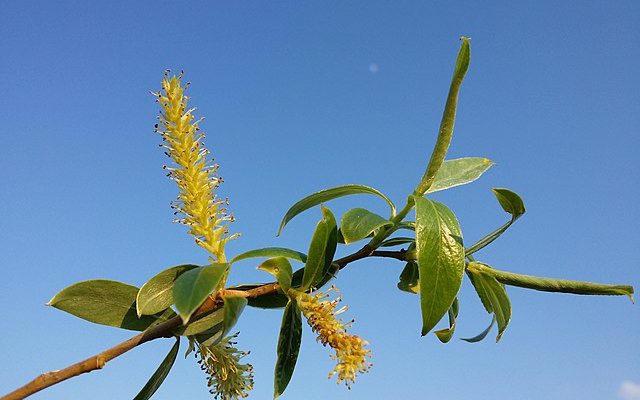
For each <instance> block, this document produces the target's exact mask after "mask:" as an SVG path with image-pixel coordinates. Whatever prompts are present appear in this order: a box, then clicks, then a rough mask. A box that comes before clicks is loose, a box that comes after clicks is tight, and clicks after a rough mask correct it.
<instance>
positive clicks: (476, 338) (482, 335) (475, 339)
mask: <svg viewBox="0 0 640 400" xmlns="http://www.w3.org/2000/svg"><path fill="white" fill-rule="evenodd" d="M495 324H496V316H495V315H492V317H491V323H490V324H489V326H488V327H487V328H486V329H485V330H484V331H482V332H480V333H479V334H478V335H476V336H474V337H470V338H460V340H464V341H465V342H469V343H476V342H479V341H481V340H483V339H484V338H485V337H487V335H488V334H489V332H490V331H491V328H493V325H495Z"/></svg>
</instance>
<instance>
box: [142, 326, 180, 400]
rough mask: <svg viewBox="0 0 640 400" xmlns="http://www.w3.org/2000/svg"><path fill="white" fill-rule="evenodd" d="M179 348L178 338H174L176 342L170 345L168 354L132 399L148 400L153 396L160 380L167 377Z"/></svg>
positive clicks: (160, 382)
mask: <svg viewBox="0 0 640 400" xmlns="http://www.w3.org/2000/svg"><path fill="white" fill-rule="evenodd" d="M179 348H180V339H179V338H176V342H175V344H174V345H173V347H171V350H169V354H167V355H166V357H165V358H164V360H162V362H161V363H160V366H159V367H158V369H157V370H156V372H154V373H153V375H151V378H149V381H148V382H147V384H146V385H144V387H143V388H142V389H141V390H140V393H138V394H137V395H136V397H134V398H133V400H148V399H150V398H151V396H153V394H154V393H155V392H156V391H157V390H158V388H159V387H160V385H162V382H164V380H165V379H166V378H167V375H169V371H171V367H173V363H174V362H175V361H176V356H177V355H178V349H179Z"/></svg>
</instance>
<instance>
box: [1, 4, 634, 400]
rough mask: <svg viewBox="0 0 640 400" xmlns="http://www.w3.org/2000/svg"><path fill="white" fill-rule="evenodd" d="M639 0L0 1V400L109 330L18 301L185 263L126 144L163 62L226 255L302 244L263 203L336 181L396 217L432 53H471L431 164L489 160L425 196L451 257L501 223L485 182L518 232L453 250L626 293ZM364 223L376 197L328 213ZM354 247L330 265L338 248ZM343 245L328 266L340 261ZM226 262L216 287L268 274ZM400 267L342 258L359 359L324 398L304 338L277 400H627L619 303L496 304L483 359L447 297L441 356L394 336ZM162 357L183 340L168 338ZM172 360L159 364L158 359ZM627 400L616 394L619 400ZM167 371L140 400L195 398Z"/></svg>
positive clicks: (314, 215)
mask: <svg viewBox="0 0 640 400" xmlns="http://www.w3.org/2000/svg"><path fill="white" fill-rule="evenodd" d="M638 26H640V3H639V2H637V1H567V2H557V1H537V2H514V1H503V2H497V1H496V2H482V4H480V2H473V1H469V2H461V1H458V2H445V1H442V2H426V1H415V2H411V1H397V2H388V1H360V2H356V1H354V2H344V1H331V2H295V1H274V2H204V1H203V2H197V1H192V2H150V1H136V2H80V1H78V2H44V1H39V2H35V1H20V2H5V3H4V4H3V5H2V8H1V9H0V88H2V95H1V96H0V110H1V111H0V115H1V116H2V121H3V123H2V125H1V126H0V138H1V139H2V147H1V150H0V169H1V170H2V171H3V172H2V177H1V178H0V194H1V195H2V196H1V197H2V211H0V227H1V229H0V266H1V268H2V271H4V273H3V278H2V279H1V280H0V288H1V290H0V304H2V306H3V317H2V322H0V327H1V328H2V335H0V348H1V350H2V357H1V358H0V392H7V391H9V390H10V389H13V388H15V387H17V386H19V385H21V384H23V383H25V382H26V381H27V380H28V379H31V378H32V377H33V376H35V375H37V374H39V373H41V372H44V371H48V370H51V369H58V368H62V367H64V366H66V365H68V364H70V363H72V362H75V361H78V360H80V359H83V358H85V357H87V356H89V355H92V354H95V353H96V352H98V351H100V350H103V349H105V348H107V347H110V346H112V345H114V344H116V343H118V342H120V341H122V340H124V339H126V338H128V337H129V336H130V335H131V334H132V333H130V332H126V331H120V330H118V329H115V328H109V327H103V326H97V325H92V324H90V323H87V322H85V321H82V320H79V319H76V318H74V317H72V316H69V315H67V314H65V313H62V312H60V311H58V310H55V309H53V308H48V307H46V306H45V305H44V304H45V303H46V302H47V301H48V300H49V299H50V298H51V297H52V296H53V295H54V294H55V293H56V292H58V291H59V290H60V289H62V288H64V287H66V286H68V285H70V284H72V283H74V282H77V281H81V280H87V279H94V278H109V279H116V280H121V281H124V282H127V283H131V284H134V285H141V284H142V283H144V282H145V281H146V280H147V279H148V278H150V277H151V276H153V275H154V274H155V273H157V272H159V271H160V270H162V269H165V268H167V267H170V266H172V265H176V264H182V263H196V264H204V263H206V260H207V255H206V254H205V253H204V252H203V251H202V250H200V249H199V248H197V247H196V246H195V245H194V244H193V241H192V239H191V238H190V237H189V236H188V235H187V234H186V232H185V229H184V227H182V226H179V225H175V224H172V223H171V222H170V221H171V219H172V214H171V210H170V209H169V204H168V203H169V201H170V200H171V199H173V198H174V197H175V195H176V189H175V187H174V186H173V183H172V182H171V181H169V180H167V179H166V178H165V177H164V174H163V171H162V169H161V166H162V165H163V164H164V163H166V162H167V160H165V158H164V156H163V154H162V151H161V149H159V148H158V143H159V137H158V136H157V135H155V134H153V133H152V129H153V124H154V123H155V116H156V115H157V111H158V110H157V105H156V103H155V102H154V99H153V97H152V96H151V95H150V94H149V90H157V89H158V88H159V83H160V79H161V78H162V72H163V71H164V70H165V69H166V68H171V69H173V70H175V71H179V70H181V69H184V70H185V73H186V79H188V80H189V81H191V82H192V86H191V87H190V89H189V91H190V95H191V96H192V104H193V105H194V106H197V107H198V111H197V113H198V115H200V116H205V117H206V118H207V119H206V120H205V122H204V123H203V125H202V127H203V129H204V130H205V131H206V132H207V134H208V139H207V141H206V143H207V146H208V147H210V148H211V149H212V152H213V154H214V156H215V158H216V162H218V163H219V164H220V165H221V169H220V173H221V175H222V176H223V177H224V179H225V183H224V184H223V186H222V187H221V188H220V191H219V194H220V195H221V196H223V197H225V196H228V197H229V199H230V210H231V211H233V213H234V215H235V217H236V218H237V222H236V223H234V224H233V226H232V229H233V231H234V232H241V233H242V237H241V238H240V239H238V240H237V241H235V242H233V243H232V244H231V245H229V246H228V254H229V255H231V256H232V255H234V254H237V253H239V252H242V251H245V250H248V249H251V248H256V247H264V246H284V247H291V248H294V249H299V250H301V251H306V248H307V242H308V240H309V238H310V236H311V233H312V231H313V227H314V225H315V222H316V221H317V220H318V219H319V218H320V212H319V210H317V209H316V210H312V211H309V212H307V213H305V214H304V215H302V216H300V217H299V218H298V219H296V220H294V221H293V222H292V223H290V225H289V226H288V227H287V228H286V230H285V232H284V233H283V235H282V236H281V237H279V238H276V237H275V233H276V229H277V226H278V224H279V221H280V219H281V217H282V215H283V213H284V212H285V211H286V209H287V208H288V207H289V206H290V205H291V204H293V203H294V202H295V201H296V200H297V199H299V198H300V197H302V196H304V195H306V194H309V193H311V192H313V191H316V190H320V189H323V188H327V187H331V186H335V185H339V184H345V183H362V184H367V185H371V186H374V187H376V188H378V189H380V190H382V191H383V192H385V193H386V194H388V195H389V196H390V197H392V198H393V199H395V200H396V202H397V203H403V201H404V199H405V196H406V195H407V193H409V192H410V191H411V190H412V189H413V187H414V186H415V184H416V183H417V181H418V179H419V177H420V176H422V173H423V171H424V168H425V166H426V163H427V160H428V156H429V152H430V150H431V148H432V146H433V142H434V139H435V135H436V133H437V129H438V124H439V121H440V116H441V113H442V108H443V104H444V99H445V96H446V93H447V90H448V86H449V82H450V76H451V72H452V69H453V63H454V60H455V55H456V52H457V50H458V46H459V42H458V38H459V36H461V35H465V36H469V37H471V38H472V61H471V67H470V69H469V73H468V75H467V80H466V81H465V83H464V86H463V88H462V94H461V100H460V107H459V113H458V121H457V125H456V131H455V136H454V141H453V144H452V147H451V150H450V154H449V157H450V158H455V157H463V156H479V157H488V158H490V159H492V160H493V161H495V162H496V163H497V165H496V166H495V167H494V168H492V169H491V170H490V171H489V172H488V173H487V174H485V176H483V177H482V178H481V179H480V180H479V181H477V182H476V183H474V184H473V185H469V186H464V187H460V188H457V189H453V190H451V191H448V192H446V193H442V194H438V195H436V196H434V198H435V199H437V200H439V201H443V202H445V203H446V204H448V205H449V206H450V207H451V208H452V209H453V210H454V211H455V212H456V213H457V215H458V217H459V220H460V222H461V225H462V229H463V232H464V236H465V240H466V241H467V242H468V243H471V242H473V241H475V240H477V239H478V238H480V237H481V236H483V235H484V234H485V233H486V232H488V231H490V230H492V229H494V228H495V227H497V226H498V225H499V224H502V223H503V222H504V221H505V219H506V216H505V215H504V213H503V212H502V210H501V209H500V207H499V206H498V204H497V202H496V201H495V199H494V198H493V195H492V194H491V192H490V190H489V189H490V188H491V187H506V188H510V189H512V190H515V191H516V192H518V193H519V194H520V195H521V196H522V197H523V198H524V200H525V203H526V205H527V208H528V212H527V214H526V215H525V216H524V217H523V218H522V219H521V220H520V221H518V222H517V223H516V225H514V226H513V227H512V229H510V230H509V231H508V232H507V234H506V235H504V236H503V237H501V238H500V239H499V240H498V241H497V242H495V243H494V245H492V246H491V247H490V248H487V249H485V250H483V251H482V252H481V253H478V254H477V258H478V259H480V260H482V261H484V262H486V263H489V264H491V265H493V266H495V267H497V268H500V269H505V270H509V271H515V272H522V273H529V274H538V275H544V276H552V277H565V278H574V279H584V280H592V281H602V282H607V283H619V284H622V283H628V284H633V285H634V286H635V287H636V288H638V287H640V272H639V265H638V257H637V254H635V252H636V251H638V248H639V247H640V246H639V244H640V234H639V231H638V223H639V222H640V220H639V211H640V206H639V205H638V204H639V203H638V198H639V197H640V190H639V189H638V183H639V182H640V173H639V170H640V168H639V167H640V163H639V161H638V150H639V149H640V139H639V135H638V129H639V127H640V101H639V97H638V93H640V80H639V79H638V77H637V71H638V70H639V69H640V50H639V46H638V43H640V29H639V28H638ZM328 206H329V207H330V208H331V209H332V210H333V211H334V212H335V213H336V215H340V214H342V213H343V212H344V211H345V210H347V209H348V208H351V207H358V206H360V207H368V208H370V209H372V210H374V211H376V212H379V213H385V212H386V210H385V204H384V203H383V202H381V201H379V200H378V199H369V198H367V197H365V196H356V197H352V198H349V199H345V200H339V201H335V202H331V203H329V204H328ZM351 250H355V249H351ZM348 251H349V249H344V248H341V249H339V254H346V253H347V252H348ZM254 267H255V264H252V263H251V262H245V263H242V264H237V265H236V266H235V267H234V270H233V271H232V277H231V280H232V281H233V282H259V281H264V280H269V278H270V277H268V276H266V275H265V274H264V273H262V272H259V271H256V270H255V268H254ZM401 269H402V264H400V263H397V262H392V261H387V260H379V259H376V260H373V259H372V260H367V261H361V262H359V263H356V264H353V265H350V266H349V268H347V269H346V270H344V271H343V273H341V274H340V276H339V279H338V280H337V281H336V284H337V286H338V287H339V288H340V289H341V291H342V294H343V298H344V303H346V304H349V306H350V310H349V313H348V314H347V315H346V318H355V319H356V322H355V325H354V327H353V328H352V331H353V332H354V333H357V334H359V335H361V336H362V337H364V338H366V339H367V340H368V341H369V342H370V343H371V348H372V350H373V362H374V367H373V368H372V369H371V371H370V373H369V374H367V375H364V376H362V377H361V379H359V381H358V383H357V384H356V385H355V386H354V387H353V388H352V389H351V391H348V390H347V389H346V388H344V387H342V386H337V385H336V384H335V382H333V381H329V380H327V377H326V376H327V373H328V372H329V371H330V370H331V369H332V367H333V364H332V361H331V360H330V359H329V354H330V352H329V350H328V349H325V348H322V346H320V345H319V344H317V343H315V341H314V335H313V334H312V332H311V331H310V330H309V329H308V327H306V326H305V331H304V338H303V345H302V350H301V355H300V358H299V363H298V366H297V369H296V371H295V374H294V376H293V380H292V382H291V384H290V386H289V388H288V390H287V392H286V393H285V397H284V398H286V399H301V398H304V399H326V398H332V399H346V398H357V399H370V398H379V399H392V398H407V399H418V398H420V399H436V398H437V399H471V398H473V399H531V400H534V399H550V400H551V399H558V400H559V399H567V398H575V399H581V400H588V399H592V400H601V399H618V398H622V399H640V394H639V393H640V346H639V343H638V340H639V339H640V319H639V315H640V314H639V310H640V309H639V308H638V306H637V305H635V306H633V305H631V304H630V302H629V301H628V300H627V299H626V298H624V297H615V298H613V297H597V298H596V297H593V298H589V297H579V296H572V295H558V294H546V293H537V292H530V291H525V290H522V289H518V288H508V292H509V294H510V295H511V301H512V305H513V319H512V322H511V324H510V326H509V328H508V330H507V332H506V333H505V335H504V337H503V339H502V341H501V342H500V343H499V344H497V345H496V344H495V343H494V340H493V338H492V337H491V338H487V340H485V341H484V342H482V343H479V344H469V343H465V342H462V341H460V340H458V339H457V338H459V337H468V336H473V335H475V334H476V333H478V332H479V331H481V330H482V329H484V327H485V326H486V324H487V323H488V322H489V320H490V317H489V315H487V314H486V312H485V311H484V310H483V309H482V307H481V305H480V303H479V301H478V299H477V298H476V296H475V294H474V293H473V290H472V288H471V285H470V284H469V282H468V281H465V282H464V283H463V288H462V293H461V298H460V303H461V311H460V319H459V324H458V328H457V331H456V338H454V339H453V340H452V341H451V342H450V343H449V344H446V345H444V344H440V343H439V342H438V341H437V340H436V338H435V337H434V336H433V335H428V336H426V337H420V314H419V303H418V297H417V296H412V295H409V294H407V293H404V292H400V291H398V290H397V289H396V283H397V278H398V275H399V273H400V271H401ZM280 316H281V311H279V310H277V311H262V310H256V309H247V310H246V311H245V313H244V315H243V318H242V320H241V321H240V323H239V324H238V326H237V329H238V330H240V332H241V334H240V337H239V346H240V347H241V348H243V349H246V350H251V351H252V354H251V356H250V357H249V358H248V360H249V361H250V362H251V363H252V364H253V365H254V367H255V390H254V392H253V398H256V399H267V398H270V396H271V393H272V379H273V378H272V372H273V366H274V362H275V346H276V341H277V334H278V328H279V327H278V325H279V321H280ZM183 345H184V343H183ZM170 346H171V341H169V340H158V341H156V342H154V343H151V344H148V345H145V346H143V347H142V348H139V349H136V350H134V351H132V352H130V353H128V354H126V355H125V356H123V357H120V358H118V359H117V360H114V361H113V362H111V363H109V364H108V365H107V367H106V368H105V369H104V370H102V371H99V372H93V373H91V374H88V375H84V376H81V377H78V378H75V379H73V380H71V381H68V382H65V383H63V384H60V385H58V386H56V387H54V388H51V389H49V390H46V391H45V392H42V393H41V394H38V395H35V396H33V398H34V399H80V398H92V399H96V400H99V399H126V398H131V397H133V395H134V394H135V393H137V391H138V389H139V388H140V387H141V386H142V385H143V384H144V382H145V381H146V379H147V378H148V377H149V376H150V375H151V373H152V372H153V371H154V370H155V368H156V366H157V364H158V363H159V362H160V360H161V359H162V358H163V357H164V355H165V354H166V352H167V351H168V350H169V348H170ZM184 348H186V347H185V346H183V349H184ZM634 393H635V395H634ZM208 396H209V395H208V393H207V388H206V385H205V377H204V376H203V374H202V373H201V371H200V370H199V368H198V366H197V365H196V364H195V362H194V361H193V359H191V358H189V359H187V360H183V359H182V358H180V359H179V360H178V362H177V363H176V366H175V367H174V370H173V371H172V372H171V374H170V375H169V377H168V379H167V381H166V382H165V384H164V386H163V387H162V388H161V389H160V390H159V391H158V393H157V394H156V397H155V398H158V399H177V398H189V399H206V398H208Z"/></svg>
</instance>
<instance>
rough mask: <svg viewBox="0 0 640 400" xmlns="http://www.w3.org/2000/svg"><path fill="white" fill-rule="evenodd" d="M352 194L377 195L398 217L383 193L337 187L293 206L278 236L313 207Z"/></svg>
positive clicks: (356, 186)
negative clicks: (296, 217)
mask: <svg viewBox="0 0 640 400" xmlns="http://www.w3.org/2000/svg"><path fill="white" fill-rule="evenodd" d="M352 194H373V195H376V196H378V197H380V198H382V199H383V200H384V201H386V202H387V204H389V207H390V208H391V216H395V215H396V206H395V205H394V204H393V202H392V201H391V200H390V199H389V198H388V197H387V196H385V195H384V194H382V192H379V191H378V190H376V189H374V188H371V187H368V186H364V185H356V184H350V185H343V186H337V187H334V188H331V189H325V190H321V191H319V192H316V193H313V194H310V195H309V196H307V197H305V198H303V199H302V200H300V201H298V202H297V203H296V204H294V205H293V206H291V208H290V209H289V210H287V212H286V214H285V215H284V217H283V218H282V222H281V223H280V228H279V229H278V236H280V233H282V229H284V227H285V225H287V223H288V222H289V221H291V220H292V219H293V218H294V217H295V216H296V215H298V214H300V213H301V212H303V211H305V210H308V209H309V208H311V207H314V206H317V205H318V204H322V203H325V202H327V201H329V200H333V199H337V198H339V197H343V196H348V195H352Z"/></svg>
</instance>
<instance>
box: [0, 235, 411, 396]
mask: <svg viewBox="0 0 640 400" xmlns="http://www.w3.org/2000/svg"><path fill="white" fill-rule="evenodd" d="M404 253H405V251H404V250H400V251H374V250H373V249H372V248H371V247H369V246H368V245H365V246H364V247H363V248H361V249H360V250H358V251H357V252H355V253H353V254H350V255H348V256H346V257H343V258H340V259H338V260H335V261H334V263H336V264H338V265H339V266H340V269H343V268H344V267H346V266H347V265H348V264H349V263H351V262H353V261H357V260H361V259H363V258H366V257H388V258H395V259H398V260H403V259H404ZM279 288H280V286H279V285H278V284H277V283H276V282H269V283H265V284H263V285H261V286H258V287H256V288H253V289H250V290H231V289H223V290H221V291H219V292H218V293H217V294H216V296H215V298H211V297H210V298H208V299H207V300H206V301H205V302H204V303H203V304H202V305H201V306H200V308H199V309H198V311H197V312H196V313H195V315H196V316H198V315H201V314H204V313H207V312H210V311H215V310H217V309H219V308H220V307H222V305H223V301H222V299H223V298H224V296H229V295H233V296H241V297H246V298H256V297H260V296H265V295H269V294H274V293H277V292H278V289H279ZM181 326H182V320H181V319H180V317H179V316H176V317H174V318H172V319H170V320H168V321H166V322H163V323H162V324H159V325H156V326H153V327H151V328H149V329H147V330H146V331H144V332H142V333H139V334H137V335H136V336H134V337H132V338H130V339H128V340H126V341H124V342H122V343H119V344H117V345H115V346H113V347H111V348H109V349H107V350H105V351H103V352H100V353H98V354H96V355H94V356H92V357H89V358H87V359H86V360H83V361H80V362H77V363H75V364H72V365H70V366H68V367H66V368H64V369H61V370H58V371H51V372H46V373H44V374H41V375H39V376H38V377H36V378H35V379H33V380H32V381H30V382H29V383H27V384H26V385H24V386H22V387H20V388H18V389H16V390H14V391H13V392H11V393H8V394H6V395H4V396H3V397H1V398H0V400H20V399H24V398H26V397H28V396H30V395H32V394H34V393H37V392H39V391H41V390H43V389H46V388H48V387H50V386H53V385H56V384H58V383H60V382H63V381H65V380H67V379H70V378H73V377H75V376H78V375H81V374H84V373H87V372H91V371H95V370H97V369H102V368H103V367H104V366H105V365H106V363H107V362H109V361H111V360H113V359H114V358H116V357H119V356H121V355H122V354H124V353H126V352H127V351H129V350H131V349H133V348H135V347H137V346H140V345H141V344H144V343H146V342H149V341H152V340H155V339H159V338H163V337H171V336H174V334H175V333H174V332H175V330H176V329H177V328H180V327H181Z"/></svg>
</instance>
